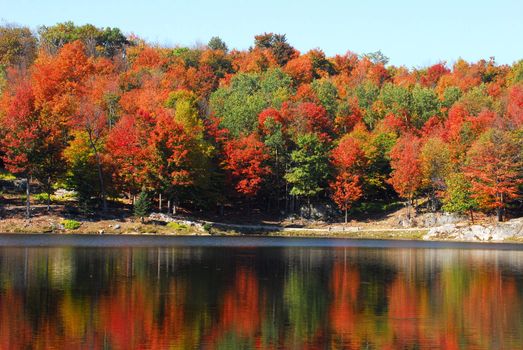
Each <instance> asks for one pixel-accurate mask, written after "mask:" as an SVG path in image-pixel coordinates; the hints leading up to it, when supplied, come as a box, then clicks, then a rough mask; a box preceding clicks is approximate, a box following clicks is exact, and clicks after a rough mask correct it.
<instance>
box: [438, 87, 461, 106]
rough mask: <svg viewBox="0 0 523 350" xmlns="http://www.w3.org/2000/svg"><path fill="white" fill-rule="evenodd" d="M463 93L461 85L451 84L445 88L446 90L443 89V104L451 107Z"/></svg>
mask: <svg viewBox="0 0 523 350" xmlns="http://www.w3.org/2000/svg"><path fill="white" fill-rule="evenodd" d="M462 95H463V93H462V92H461V89H460V88H459V87H457V86H449V87H447V88H446V89H445V91H443V101H442V102H441V105H442V106H443V107H445V108H447V109H449V108H450V107H452V105H453V104H454V103H456V102H457V101H458V100H459V99H460V98H461V96H462Z"/></svg>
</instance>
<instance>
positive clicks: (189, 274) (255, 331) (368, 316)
mask: <svg viewBox="0 0 523 350" xmlns="http://www.w3.org/2000/svg"><path fill="white" fill-rule="evenodd" d="M522 272H523V252H518V251H502V252H500V251H495V250H458V249H454V250H453V249H441V250H431V249H366V248H340V249H336V248H297V247H295V248H277V247H272V248H261V247H257V248H224V247H214V248H213V247H205V248H194V247H193V248H191V247H184V248H119V249H116V248H65V247H64V248H3V249H0V348H2V349H15V348H16V349H20V348H29V347H30V348H51V347H53V348H111V349H122V348H152V349H154V348H158V349H165V348H173V349H191V348H203V349H207V348H208V349H214V348H222V349H236V348H238V349H250V348H263V349H267V348H291V349H292V348H295V349H307V348H344V349H419V348H444V349H460V348H474V349H512V348H519V347H520V346H521V344H523V305H522V300H523V299H522V298H523V289H522V288H521V287H522V281H523V274H522Z"/></svg>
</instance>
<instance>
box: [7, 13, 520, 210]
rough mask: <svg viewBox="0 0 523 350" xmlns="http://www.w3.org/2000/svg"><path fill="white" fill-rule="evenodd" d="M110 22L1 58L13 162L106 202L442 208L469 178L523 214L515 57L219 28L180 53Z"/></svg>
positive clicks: (481, 199)
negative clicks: (336, 50)
mask: <svg viewBox="0 0 523 350" xmlns="http://www.w3.org/2000/svg"><path fill="white" fill-rule="evenodd" d="M93 28H94V29H93ZM88 30H92V31H94V32H96V33H97V34H96V35H98V38H99V39H98V40H99V42H100V43H101V44H100V45H102V46H96V47H93V46H92V45H93V43H92V42H91V41H89V36H88V35H87V34H86V32H85V31H88ZM107 30H110V32H111V33H112V35H111V36H104V35H106V34H107V33H109V32H106V29H103V30H102V29H96V28H95V27H92V28H91V27H85V26H82V27H75V26H74V24H72V23H70V22H68V23H65V24H59V25H57V26H54V27H49V28H45V30H44V31H43V32H42V34H41V35H42V43H41V45H42V46H41V47H40V50H39V51H38V53H35V52H33V53H32V56H31V57H29V56H28V57H26V58H23V57H12V56H9V57H7V56H6V57H0V61H2V62H8V65H7V67H6V68H5V72H4V73H5V74H0V76H5V78H1V79H0V89H1V90H0V93H1V97H0V134H1V140H0V156H1V159H2V167H3V168H5V169H6V170H7V171H10V172H12V173H15V174H17V175H18V176H24V177H27V178H30V179H32V181H33V182H36V183H40V184H42V185H43V186H44V187H46V188H47V189H48V191H51V189H52V186H53V184H56V183H58V182H60V183H61V184H65V185H66V186H67V187H68V188H70V189H73V190H75V191H76V192H77V193H79V194H82V195H83V196H84V197H85V199H86V200H88V201H90V202H93V200H94V202H96V201H97V202H98V205H99V206H102V207H103V208H105V207H106V204H107V203H106V198H107V197H109V196H110V197H113V198H116V197H127V198H128V199H131V198H134V197H135V196H136V195H137V194H138V193H140V192H141V191H143V190H145V191H148V192H151V194H152V193H154V194H156V195H163V196H164V198H167V199H168V200H172V201H176V202H178V203H180V204H181V205H182V206H183V205H187V206H189V207H191V208H199V207H202V206H204V207H209V206H212V205H216V204H218V203H220V204H221V205H223V204H224V203H229V204H231V205H232V206H235V205H236V204H241V203H242V201H248V202H249V203H251V204H254V205H255V206H258V207H262V206H263V207H265V204H267V208H269V209H270V208H271V207H273V208H275V210H276V209H277V210H279V213H282V212H287V213H288V212H293V211H299V210H300V208H301V206H303V205H305V202H307V204H308V205H309V208H310V207H311V205H312V204H314V203H320V202H328V201H333V202H334V204H336V206H337V207H338V208H339V209H341V210H342V211H345V212H348V211H352V210H354V211H358V210H360V209H361V208H360V207H362V206H363V204H364V202H369V201H389V202H391V201H397V200H398V197H400V198H404V199H406V200H407V202H408V203H410V204H413V202H414V200H415V199H416V198H420V199H421V200H422V201H423V199H424V198H429V199H430V201H431V203H432V204H433V205H432V206H431V207H432V210H439V209H440V208H441V201H442V200H443V199H444V198H450V197H449V196H448V193H446V191H447V190H448V186H447V184H448V183H452V182H453V179H458V178H463V176H465V175H466V176H465V178H467V179H468V180H467V181H469V182H470V183H471V184H472V190H473V192H474V198H476V199H477V203H478V207H477V208H476V209H479V210H482V211H484V212H486V213H493V212H495V211H497V212H498V214H499V212H500V211H501V212H505V214H506V216H511V215H518V213H520V211H521V186H520V183H521V167H520V166H519V165H520V162H521V157H522V154H521V152H518V151H517V150H518V147H520V145H521V138H522V134H523V132H522V131H521V130H522V125H523V112H522V111H523V85H522V84H523V82H522V81H521V74H519V73H518V72H519V68H518V67H519V65H518V64H515V65H514V66H512V67H509V66H501V65H497V64H496V63H495V62H494V61H493V60H489V61H485V60H480V61H478V62H466V61H464V60H458V61H457V62H456V63H455V64H454V65H453V66H452V67H450V66H449V65H447V64H446V63H444V62H441V63H438V64H435V65H432V66H430V67H426V68H419V69H417V68H416V69H407V68H406V67H394V66H391V65H388V64H387V61H388V59H387V58H386V57H385V56H383V54H382V53H381V52H376V53H371V54H364V55H357V54H355V53H352V52H347V53H346V54H343V55H336V56H334V57H327V56H326V55H325V53H324V52H323V51H321V50H319V49H314V50H311V51H309V52H306V53H300V52H298V51H297V50H296V49H295V48H293V47H292V46H291V45H290V44H289V43H288V42H287V39H286V37H285V35H280V34H274V33H264V34H261V35H258V36H256V38H255V41H254V47H253V48H252V49H251V50H249V51H238V50H234V49H233V50H229V49H228V47H227V45H226V44H225V43H224V42H223V41H221V39H219V38H213V40H212V41H211V42H210V43H209V46H208V47H206V46H202V47H196V48H188V47H177V48H174V49H172V48H164V47H156V46H152V45H149V44H148V43H146V42H145V41H143V40H141V39H139V38H137V37H134V36H132V37H129V38H125V37H123V36H122V35H121V33H120V32H119V31H118V30H115V31H113V29H110V28H109V29H107ZM1 33H2V32H1V31H0V34H1ZM9 33H10V34H9V35H21V37H20V38H18V39H17V40H27V38H26V37H25V36H26V35H27V33H26V32H25V31H19V32H16V31H11V32H9ZM13 33H14V34H13ZM16 33H18V34H16ZM104 33H106V34H104ZM113 34H114V35H113ZM107 35H108V34H107ZM56 38H58V39H60V40H58V39H57V40H55V39H56ZM0 42H2V41H0ZM13 42H15V41H13ZM6 43H7V42H6ZM6 45H7V44H6ZM1 52H4V51H0V53H1ZM5 52H8V51H5ZM27 55H29V52H28V53H27ZM22 62H23V63H24V64H21V63H22ZM28 63H29V66H27V64H28ZM493 135H494V136H493ZM493 137H495V140H494V139H492V138H493ZM489 140H490V141H489ZM306 141H307V142H306ZM494 145H495V146H494ZM312 163H314V164H312ZM462 175H463V176H462ZM454 188H459V186H454ZM87 189H88V190H87ZM451 197H452V196H451ZM458 197H459V196H458ZM458 197H455V198H458ZM91 204H92V203H91ZM451 207H452V208H464V207H468V206H462V205H456V206H445V208H451ZM301 212H302V213H303V211H301ZM498 216H499V217H500V218H501V216H500V215H498Z"/></svg>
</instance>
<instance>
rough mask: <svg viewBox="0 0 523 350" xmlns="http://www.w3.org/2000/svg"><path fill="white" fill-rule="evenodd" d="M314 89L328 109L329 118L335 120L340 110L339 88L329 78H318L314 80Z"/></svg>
mask: <svg viewBox="0 0 523 350" xmlns="http://www.w3.org/2000/svg"><path fill="white" fill-rule="evenodd" d="M312 90H314V92H315V93H316V96H318V99H319V100H320V103H321V104H322V105H323V107H324V108H325V110H326V111H327V113H328V115H329V118H330V119H332V120H334V116H335V115H336V111H337V110H338V89H336V86H334V84H333V83H332V82H331V81H330V80H327V79H316V80H314V81H313V82H312Z"/></svg>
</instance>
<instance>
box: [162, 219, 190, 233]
mask: <svg viewBox="0 0 523 350" xmlns="http://www.w3.org/2000/svg"><path fill="white" fill-rule="evenodd" d="M167 227H168V228H170V229H173V230H177V231H179V230H186V229H188V226H187V225H185V224H180V223H178V222H176V221H172V222H169V223H167Z"/></svg>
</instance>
